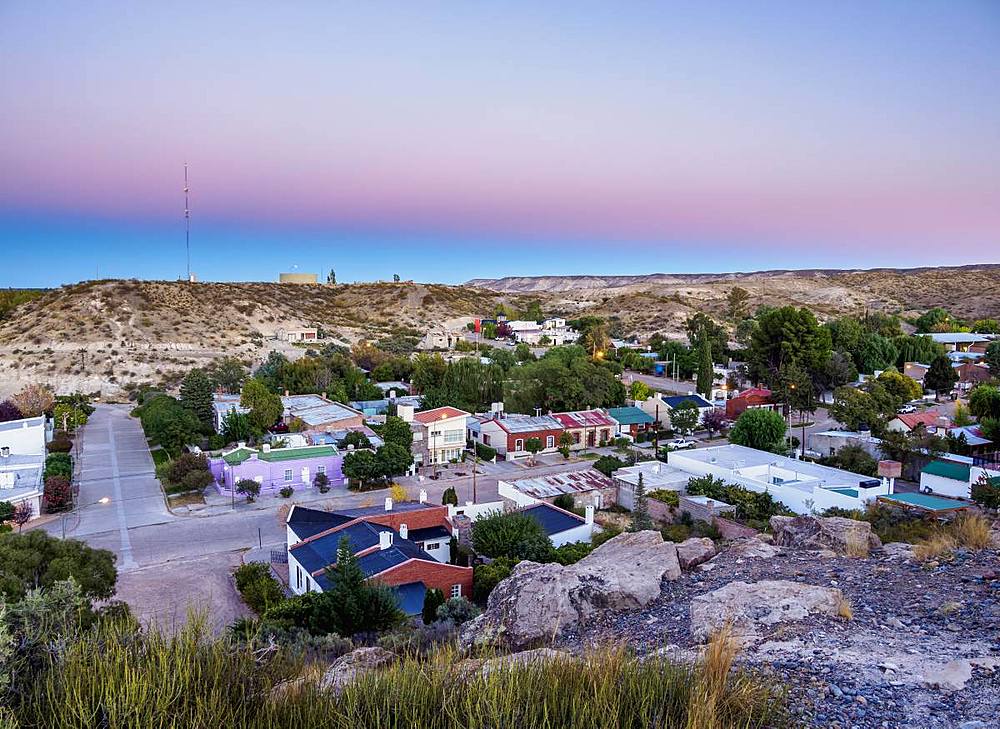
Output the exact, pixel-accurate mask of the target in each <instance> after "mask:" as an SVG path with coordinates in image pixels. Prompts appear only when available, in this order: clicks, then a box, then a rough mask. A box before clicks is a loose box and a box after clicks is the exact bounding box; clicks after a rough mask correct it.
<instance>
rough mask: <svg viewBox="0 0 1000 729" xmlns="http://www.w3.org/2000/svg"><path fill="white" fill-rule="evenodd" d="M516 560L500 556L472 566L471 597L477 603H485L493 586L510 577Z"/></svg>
mask: <svg viewBox="0 0 1000 729" xmlns="http://www.w3.org/2000/svg"><path fill="white" fill-rule="evenodd" d="M518 561H519V560H517V559H514V558H510V557H501V558H500V559H495V560H493V561H492V562H490V563H489V564H477V565H476V566H475V567H473V572H472V599H473V600H474V601H475V602H476V604H477V605H483V606H485V605H486V601H487V599H488V598H489V596H490V593H491V592H493V588H495V587H496V586H497V585H498V584H500V583H501V582H503V581H504V580H506V579H507V578H508V577H510V573H511V572H513V571H514V566H515V565H516V564H517V563H518Z"/></svg>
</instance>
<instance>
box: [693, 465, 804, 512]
mask: <svg viewBox="0 0 1000 729" xmlns="http://www.w3.org/2000/svg"><path fill="white" fill-rule="evenodd" d="M687 492H688V493H689V494H691V495H692V496H698V495H703V496H707V497H709V498H710V499H715V500H716V501H723V502H725V503H727V504H731V505H732V506H734V507H736V518H737V519H739V520H740V521H743V522H766V521H767V520H768V519H770V518H771V517H772V516H779V515H781V516H791V515H792V512H791V511H790V510H789V509H788V507H786V506H785V505H784V504H782V503H781V502H780V501H775V500H774V499H773V498H772V497H771V494H769V493H767V492H760V493H758V492H756V491H750V490H749V489H745V488H743V487H742V486H737V485H735V484H727V483H726V482H725V481H723V480H722V479H720V478H715V477H714V476H712V475H711V474H709V475H705V476H699V477H696V478H692V479H690V480H689V481H688V486H687Z"/></svg>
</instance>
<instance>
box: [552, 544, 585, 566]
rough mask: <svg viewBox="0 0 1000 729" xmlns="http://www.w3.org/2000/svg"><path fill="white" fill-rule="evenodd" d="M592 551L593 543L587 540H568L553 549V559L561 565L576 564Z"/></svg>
mask: <svg viewBox="0 0 1000 729" xmlns="http://www.w3.org/2000/svg"><path fill="white" fill-rule="evenodd" d="M593 551H594V545H593V544H588V543H587V542H570V543H569V544H564V545H562V546H561V547H556V548H555V549H554V550H553V556H554V561H556V562H558V563H559V564H561V565H567V564H576V563H577V562H579V561H580V560H581V559H583V558H584V557H586V556H587V555H588V554H590V553H591V552H593Z"/></svg>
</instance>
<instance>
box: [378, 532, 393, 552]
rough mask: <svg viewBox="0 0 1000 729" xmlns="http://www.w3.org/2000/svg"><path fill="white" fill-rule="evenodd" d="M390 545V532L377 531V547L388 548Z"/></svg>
mask: <svg viewBox="0 0 1000 729" xmlns="http://www.w3.org/2000/svg"><path fill="white" fill-rule="evenodd" d="M391 546H392V532H388V531H386V532H379V533H378V548H379V549H388V548H389V547H391Z"/></svg>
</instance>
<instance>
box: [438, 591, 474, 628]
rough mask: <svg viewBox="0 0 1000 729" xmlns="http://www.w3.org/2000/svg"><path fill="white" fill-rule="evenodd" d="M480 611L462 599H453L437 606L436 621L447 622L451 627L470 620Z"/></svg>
mask: <svg viewBox="0 0 1000 729" xmlns="http://www.w3.org/2000/svg"><path fill="white" fill-rule="evenodd" d="M480 612H481V611H480V610H479V608H477V607H476V606H475V605H473V604H472V603H471V602H469V601H468V600H466V599H465V598H464V597H453V598H450V599H449V600H448V601H447V602H445V603H443V604H442V605H439V606H438V609H437V619H438V620H442V621H447V622H449V623H452V624H453V625H461V624H462V623H464V622H466V621H468V620H472V619H473V618H474V617H476V616H477V615H479V613H480Z"/></svg>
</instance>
